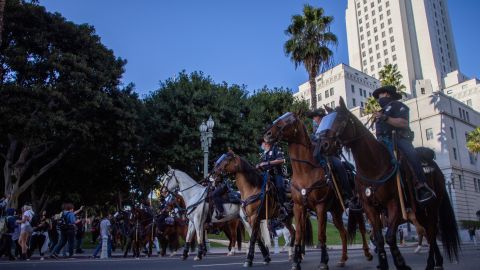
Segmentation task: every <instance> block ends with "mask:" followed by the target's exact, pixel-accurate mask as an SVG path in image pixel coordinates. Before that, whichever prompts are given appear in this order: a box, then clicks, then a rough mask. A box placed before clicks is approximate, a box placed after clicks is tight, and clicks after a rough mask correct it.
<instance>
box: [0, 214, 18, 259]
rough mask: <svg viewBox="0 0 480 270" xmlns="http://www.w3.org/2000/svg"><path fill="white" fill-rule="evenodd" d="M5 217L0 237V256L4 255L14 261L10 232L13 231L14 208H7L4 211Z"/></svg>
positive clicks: (14, 222)
mask: <svg viewBox="0 0 480 270" xmlns="http://www.w3.org/2000/svg"><path fill="white" fill-rule="evenodd" d="M6 214H7V215H6V217H2V218H4V219H5V228H4V231H3V232H2V238H1V239H0V257H2V256H3V255H5V256H6V257H8V259H9V260H10V261H14V260H15V257H14V256H13V255H12V244H13V241H12V234H13V232H14V231H15V227H16V225H17V224H16V219H15V216H14V215H15V209H13V208H9V209H7V211H6Z"/></svg>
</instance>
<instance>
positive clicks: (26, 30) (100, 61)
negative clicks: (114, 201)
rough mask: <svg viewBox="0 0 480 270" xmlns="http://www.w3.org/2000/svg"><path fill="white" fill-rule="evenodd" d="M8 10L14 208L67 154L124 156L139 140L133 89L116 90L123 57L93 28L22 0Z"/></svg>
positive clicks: (5, 50)
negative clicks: (102, 42)
mask: <svg viewBox="0 0 480 270" xmlns="http://www.w3.org/2000/svg"><path fill="white" fill-rule="evenodd" d="M4 15H5V17H4V31H3V33H2V41H3V42H2V43H1V46H0V51H1V54H0V62H1V64H2V66H3V69H2V73H1V74H0V79H1V81H0V83H1V85H0V131H1V133H0V157H1V158H3V164H4V166H3V168H4V170H3V172H4V173H3V182H4V187H3V190H4V192H5V193H8V194H11V196H12V200H11V205H12V206H14V207H16V206H17V204H18V200H19V198H20V196H21V195H22V194H23V193H24V192H25V191H27V190H28V189H29V188H30V187H31V186H32V185H33V184H34V183H35V182H36V181H38V180H39V179H40V178H41V177H42V176H44V175H46V174H47V172H49V171H50V170H51V169H52V168H54V166H55V165H57V164H58V163H59V162H60V161H62V160H64V158H65V157H66V156H67V154H68V153H70V154H72V153H80V152H83V151H85V152H83V153H84V154H85V153H86V152H88V151H87V150H91V149H94V150H95V151H93V152H95V153H96V154H98V153H99V152H100V151H105V152H104V155H103V156H104V157H105V159H109V160H120V159H122V158H123V157H124V156H125V155H126V153H127V152H128V151H129V148H131V147H130V146H131V145H133V144H135V141H136V137H135V130H136V126H135V125H136V119H137V116H136V111H135V110H132V109H131V107H129V105H128V104H127V103H128V101H130V99H131V98H132V97H131V95H132V93H131V92H128V90H127V91H122V90H119V89H118V85H119V83H120V78H121V76H122V74H123V71H124V69H123V68H124V65H125V61H123V60H121V59H118V58H115V56H114V55H113V52H112V51H111V50H109V49H107V48H106V47H105V46H104V45H103V44H101V42H100V38H99V37H98V36H97V35H96V34H95V30H94V28H93V27H91V26H88V25H86V24H85V25H75V24H73V23H71V22H67V21H66V20H65V18H63V17H62V16H61V15H60V14H58V13H55V14H52V13H48V12H47V11H46V10H45V8H43V7H41V6H37V5H33V4H29V3H24V2H21V1H7V2H6V6H5V13H4ZM90 153H92V152H90ZM95 157H97V156H95ZM85 159H87V158H84V159H83V160H85ZM92 159H93V158H92ZM105 159H103V160H105ZM77 161H78V160H77ZM96 161H97V162H98V161H99V159H96ZM77 166H82V164H77ZM63 181H65V180H64V179H62V177H58V178H54V184H55V185H57V184H59V183H61V182H63Z"/></svg>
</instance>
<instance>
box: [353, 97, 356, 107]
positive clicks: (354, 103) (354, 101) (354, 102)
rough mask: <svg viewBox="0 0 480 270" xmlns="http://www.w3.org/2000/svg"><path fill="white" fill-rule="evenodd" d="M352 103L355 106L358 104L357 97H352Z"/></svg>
mask: <svg viewBox="0 0 480 270" xmlns="http://www.w3.org/2000/svg"><path fill="white" fill-rule="evenodd" d="M352 104H353V107H355V106H357V101H356V100H355V98H352Z"/></svg>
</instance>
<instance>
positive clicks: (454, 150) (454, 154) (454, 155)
mask: <svg viewBox="0 0 480 270" xmlns="http://www.w3.org/2000/svg"><path fill="white" fill-rule="evenodd" d="M453 158H454V159H455V160H457V148H455V147H453Z"/></svg>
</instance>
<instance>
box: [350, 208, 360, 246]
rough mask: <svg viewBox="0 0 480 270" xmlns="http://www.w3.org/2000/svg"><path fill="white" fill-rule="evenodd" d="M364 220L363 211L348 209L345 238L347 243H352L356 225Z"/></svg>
mask: <svg viewBox="0 0 480 270" xmlns="http://www.w3.org/2000/svg"><path fill="white" fill-rule="evenodd" d="M362 222H364V220H363V212H360V211H350V212H349V213H348V222H347V238H348V243H349V244H352V243H353V240H355V235H356V234H357V228H358V227H357V225H358V226H360V224H361V223H362Z"/></svg>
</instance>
